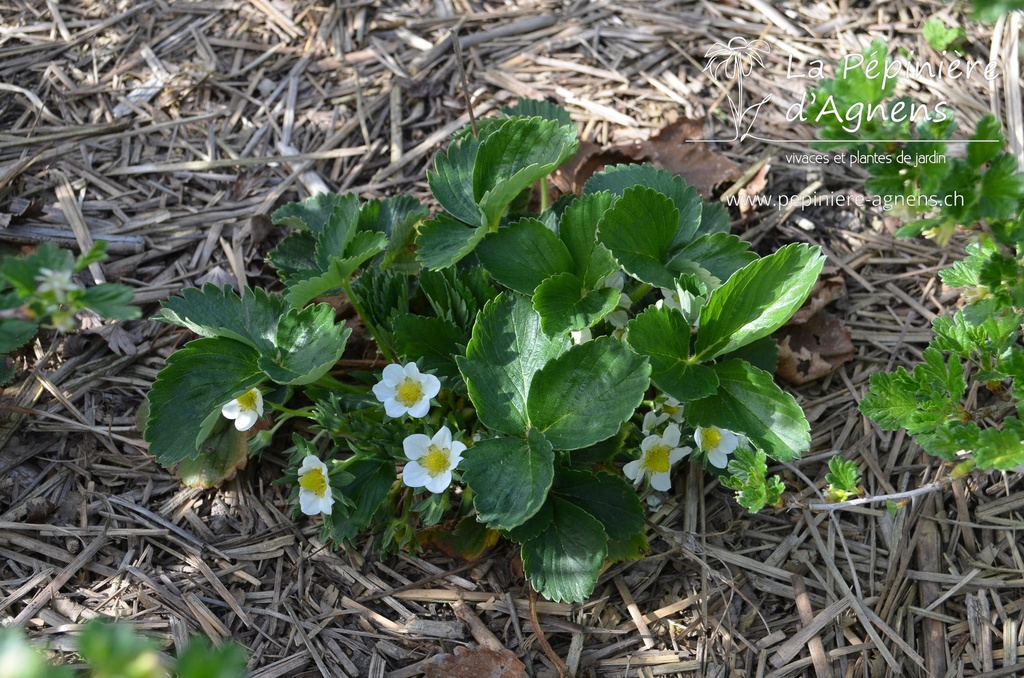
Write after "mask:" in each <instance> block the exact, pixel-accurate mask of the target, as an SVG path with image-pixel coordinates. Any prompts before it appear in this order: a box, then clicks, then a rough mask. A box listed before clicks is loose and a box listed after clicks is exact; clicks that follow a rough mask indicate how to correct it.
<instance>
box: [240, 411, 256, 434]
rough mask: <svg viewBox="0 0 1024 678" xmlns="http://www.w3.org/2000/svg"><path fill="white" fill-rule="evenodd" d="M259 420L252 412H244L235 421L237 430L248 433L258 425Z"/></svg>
mask: <svg viewBox="0 0 1024 678" xmlns="http://www.w3.org/2000/svg"><path fill="white" fill-rule="evenodd" d="M257 419H259V417H258V416H256V413H255V412H253V411H252V410H242V411H241V412H239V413H238V417H237V418H236V419H235V428H237V429H238V430H239V431H248V430H249V429H251V428H252V426H253V424H255V423H256V420H257Z"/></svg>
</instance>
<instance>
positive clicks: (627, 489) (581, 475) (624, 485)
mask: <svg viewBox="0 0 1024 678" xmlns="http://www.w3.org/2000/svg"><path fill="white" fill-rule="evenodd" d="M551 494H552V495H554V496H556V497H558V498H560V499H564V500H566V501H568V502H570V503H572V504H575V505H576V506H578V507H579V508H581V509H583V510H584V511H586V512H587V513H589V514H590V515H592V516H594V517H595V518H597V519H598V520H600V521H601V525H602V526H603V527H604V531H605V533H606V534H607V535H608V538H609V539H617V540H624V541H625V540H629V539H632V538H633V537H634V536H636V535H637V534H638V533H641V534H642V533H643V529H644V509H643V505H641V503H640V497H639V496H637V493H636V488H634V487H633V486H632V485H630V484H629V482H628V481H627V480H626V479H625V478H623V477H622V476H621V475H616V474H611V473H601V472H597V473H595V472H591V471H581V470H569V469H559V471H558V474H557V476H556V477H555V482H554V485H552V487H551Z"/></svg>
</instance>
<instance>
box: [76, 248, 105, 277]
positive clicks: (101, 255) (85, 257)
mask: <svg viewBox="0 0 1024 678" xmlns="http://www.w3.org/2000/svg"><path fill="white" fill-rule="evenodd" d="M106 258H107V241H106V240H97V241H96V242H95V243H93V246H92V248H91V249H90V250H89V251H88V252H83V253H82V254H79V255H78V257H76V258H75V265H74V267H73V269H72V270H74V272H75V273H78V272H79V271H83V270H85V269H86V268H88V267H89V264H95V263H97V262H100V261H103V260H104V259H106Z"/></svg>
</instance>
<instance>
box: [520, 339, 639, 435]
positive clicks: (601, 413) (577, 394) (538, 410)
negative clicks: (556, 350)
mask: <svg viewBox="0 0 1024 678" xmlns="http://www.w3.org/2000/svg"><path fill="white" fill-rule="evenodd" d="M650 373H651V368H650V366H649V365H648V364H647V361H646V360H644V359H643V358H641V357H640V356H638V355H636V354H635V353H633V352H632V351H630V350H629V349H627V348H626V347H625V346H623V345H622V343H621V342H619V341H617V340H616V339H613V338H611V337H601V338H598V339H595V340H594V341H590V342H587V343H585V344H580V345H578V346H573V347H572V348H571V349H569V350H568V351H567V352H566V353H565V354H564V355H562V356H560V357H557V358H554V359H553V360H551V361H550V362H548V363H547V364H546V365H544V367H543V368H541V369H540V371H538V372H537V373H536V375H535V376H534V377H533V381H532V383H531V386H530V392H529V398H528V401H527V402H528V409H529V420H530V421H531V422H532V424H533V425H534V426H536V427H537V428H539V429H540V430H541V431H543V432H544V436H545V437H546V438H547V439H548V441H549V442H550V443H551V446H552V447H554V448H555V449H556V450H576V449H579V448H581V447H586V446H588V445H593V444H594V443H597V442H599V441H601V440H604V439H605V438H609V437H611V436H612V435H614V434H615V433H616V431H618V429H619V424H620V423H621V422H623V421H625V420H626V419H628V418H629V417H630V416H631V415H632V414H633V412H634V411H635V410H636V408H637V406H638V405H639V404H640V401H641V400H642V399H643V395H644V391H646V390H647V387H648V385H649V383H650V379H649V377H650Z"/></svg>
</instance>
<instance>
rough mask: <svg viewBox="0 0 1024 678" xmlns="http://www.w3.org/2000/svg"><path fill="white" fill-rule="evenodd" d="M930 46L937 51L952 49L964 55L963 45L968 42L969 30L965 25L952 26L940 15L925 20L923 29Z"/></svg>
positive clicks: (922, 32) (955, 52)
mask: <svg viewBox="0 0 1024 678" xmlns="http://www.w3.org/2000/svg"><path fill="white" fill-rule="evenodd" d="M921 34H922V35H923V36H924V39H925V41H926V42H927V43H928V45H929V47H931V48H932V49H934V50H935V51H936V52H945V51H946V50H952V51H953V53H954V54H958V55H962V54H963V51H962V49H961V46H962V45H963V44H964V43H965V42H967V31H965V30H964V28H963V26H957V27H955V28H954V27H951V26H947V25H946V22H944V21H943V20H942V19H940V18H938V17H932V18H931V19H928V21H926V22H925V24H924V28H923V29H922V31H921Z"/></svg>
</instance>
